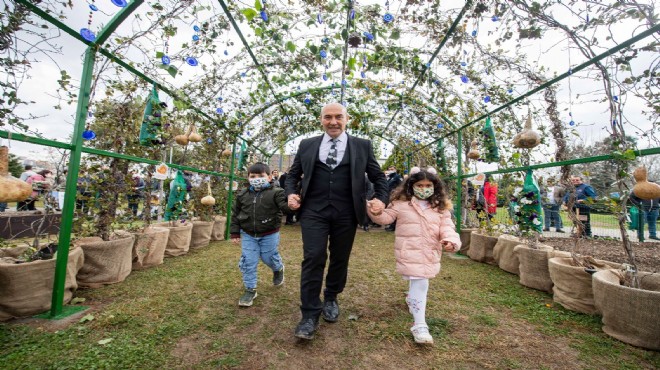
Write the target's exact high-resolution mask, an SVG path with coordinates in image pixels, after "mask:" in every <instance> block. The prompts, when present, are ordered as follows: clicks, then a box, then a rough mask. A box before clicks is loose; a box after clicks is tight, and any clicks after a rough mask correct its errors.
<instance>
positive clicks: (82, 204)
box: [76, 170, 94, 215]
mask: <svg viewBox="0 0 660 370" xmlns="http://www.w3.org/2000/svg"><path fill="white" fill-rule="evenodd" d="M93 195H94V194H93V192H92V178H91V177H90V175H89V173H88V172H87V171H85V170H80V174H79V175H78V196H77V197H76V210H79V211H82V213H83V214H85V215H86V214H87V213H88V212H89V204H90V201H91V199H92V196H93Z"/></svg>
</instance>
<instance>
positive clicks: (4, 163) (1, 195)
mask: <svg viewBox="0 0 660 370" xmlns="http://www.w3.org/2000/svg"><path fill="white" fill-rule="evenodd" d="M30 195H32V186H31V185H30V184H28V183H27V182H25V181H21V180H19V179H17V178H15V177H13V176H12V175H10V174H9V148H7V147H6V146H3V147H0V202H5V203H6V202H22V201H24V200H26V199H27V198H28V197H29V196H30Z"/></svg>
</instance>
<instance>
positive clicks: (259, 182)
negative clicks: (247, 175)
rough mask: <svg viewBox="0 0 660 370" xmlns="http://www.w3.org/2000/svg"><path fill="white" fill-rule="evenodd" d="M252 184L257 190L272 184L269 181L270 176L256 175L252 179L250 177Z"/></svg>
mask: <svg viewBox="0 0 660 370" xmlns="http://www.w3.org/2000/svg"><path fill="white" fill-rule="evenodd" d="M248 181H250V185H251V186H252V188H253V189H254V190H255V191H259V190H261V189H265V188H267V187H269V186H270V183H269V182H268V177H255V178H252V179H249V180H248Z"/></svg>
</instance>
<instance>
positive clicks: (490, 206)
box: [483, 175, 497, 220]
mask: <svg viewBox="0 0 660 370" xmlns="http://www.w3.org/2000/svg"><path fill="white" fill-rule="evenodd" d="M483 192H484V193H483V195H484V198H485V199H486V212H487V214H488V219H490V220H492V219H493V217H494V216H495V214H496V213H497V182H495V181H493V177H492V176H491V175H486V180H485V182H484V186H483Z"/></svg>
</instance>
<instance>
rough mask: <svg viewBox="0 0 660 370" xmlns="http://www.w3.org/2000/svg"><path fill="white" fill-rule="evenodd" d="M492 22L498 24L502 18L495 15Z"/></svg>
mask: <svg viewBox="0 0 660 370" xmlns="http://www.w3.org/2000/svg"><path fill="white" fill-rule="evenodd" d="M490 20H491V21H493V22H497V21H499V20H500V18H499V17H498V16H496V15H494V16H493V18H491V19H490Z"/></svg>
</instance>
